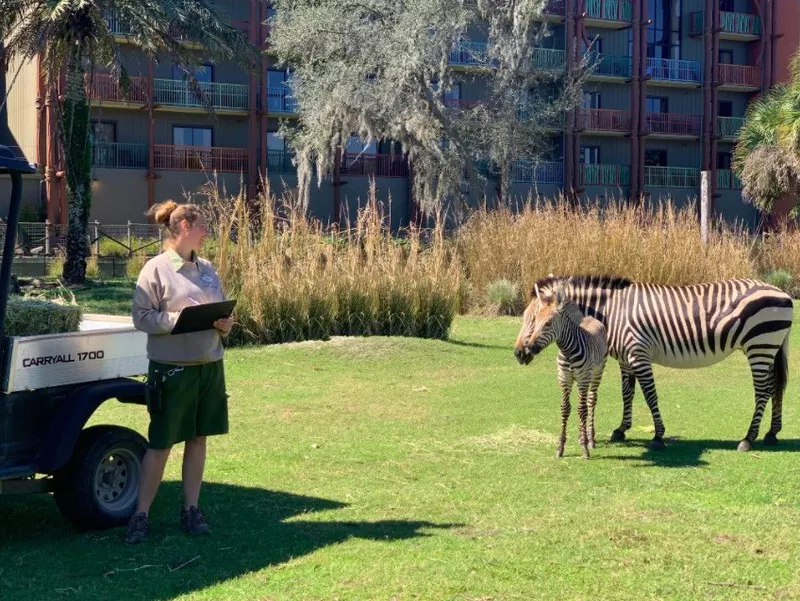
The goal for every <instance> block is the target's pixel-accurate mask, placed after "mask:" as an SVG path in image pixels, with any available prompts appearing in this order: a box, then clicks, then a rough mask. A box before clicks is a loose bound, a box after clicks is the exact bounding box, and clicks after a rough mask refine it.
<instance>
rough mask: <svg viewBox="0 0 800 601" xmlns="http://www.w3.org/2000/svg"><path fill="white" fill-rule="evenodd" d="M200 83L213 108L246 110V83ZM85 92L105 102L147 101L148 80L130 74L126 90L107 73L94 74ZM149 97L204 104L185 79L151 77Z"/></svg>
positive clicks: (170, 103) (171, 102)
mask: <svg viewBox="0 0 800 601" xmlns="http://www.w3.org/2000/svg"><path fill="white" fill-rule="evenodd" d="M199 85H200V89H201V91H202V93H203V95H204V96H205V97H206V99H207V100H209V101H210V102H211V104H212V105H213V106H214V108H217V109H237V110H246V109H247V108H248V106H249V98H250V90H249V88H248V87H247V86H243V85H239V84H233V83H217V82H201V83H200V84H199ZM87 93H88V95H89V97H90V98H93V99H95V100H105V101H108V102H134V103H141V104H146V103H147V102H149V100H150V92H149V88H148V85H147V80H146V79H144V78H141V77H132V78H131V85H130V90H129V91H128V93H127V94H126V93H125V92H124V91H123V89H122V86H121V85H120V84H119V83H117V82H116V81H114V79H113V78H112V77H111V76H110V75H106V74H95V75H94V76H92V77H91V78H90V79H89V86H88V91H87ZM152 97H153V101H154V102H155V103H156V104H163V105H168V106H183V107H187V108H191V107H202V106H203V104H202V103H201V102H200V100H199V98H198V97H197V96H196V95H195V94H194V92H192V90H191V89H190V88H189V84H188V82H186V81H183V80H177V79H154V80H153V94H152Z"/></svg>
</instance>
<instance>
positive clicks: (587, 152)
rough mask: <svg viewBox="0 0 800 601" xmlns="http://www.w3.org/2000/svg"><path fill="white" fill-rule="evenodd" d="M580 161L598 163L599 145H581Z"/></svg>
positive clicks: (589, 163) (588, 163) (587, 163)
mask: <svg viewBox="0 0 800 601" xmlns="http://www.w3.org/2000/svg"><path fill="white" fill-rule="evenodd" d="M581 163H584V164H586V165H599V164H600V147H599V146H581Z"/></svg>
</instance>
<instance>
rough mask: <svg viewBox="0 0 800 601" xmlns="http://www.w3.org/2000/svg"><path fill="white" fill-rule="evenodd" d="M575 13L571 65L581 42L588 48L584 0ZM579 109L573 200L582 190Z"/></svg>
mask: <svg viewBox="0 0 800 601" xmlns="http://www.w3.org/2000/svg"><path fill="white" fill-rule="evenodd" d="M577 8H578V10H577V14H576V15H575V33H574V35H575V38H574V40H573V44H572V65H573V67H574V66H575V65H577V64H579V63H580V62H581V56H582V54H583V52H581V49H582V47H583V46H582V44H586V47H587V48H586V49H587V50H588V46H589V44H588V40H587V37H586V24H585V22H584V18H585V17H586V0H577ZM579 110H580V109H575V110H574V111H573V112H574V113H575V116H574V117H573V130H572V190H573V192H572V194H573V197H574V198H573V201H574V202H576V203H577V202H578V197H579V195H580V194H581V193H582V192H583V173H582V171H581V131H582V127H581V125H582V124H581V119H580V115H579V113H578V111H579Z"/></svg>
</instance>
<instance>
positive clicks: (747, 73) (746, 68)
mask: <svg viewBox="0 0 800 601" xmlns="http://www.w3.org/2000/svg"><path fill="white" fill-rule="evenodd" d="M719 81H720V83H721V84H723V85H729V86H742V87H747V88H760V87H761V68H760V67H751V66H750V65H727V64H721V65H720V66H719Z"/></svg>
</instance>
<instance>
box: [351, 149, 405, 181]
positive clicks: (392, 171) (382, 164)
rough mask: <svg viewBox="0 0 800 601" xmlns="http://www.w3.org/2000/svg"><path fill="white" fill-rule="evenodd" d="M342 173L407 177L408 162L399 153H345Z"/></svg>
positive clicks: (362, 175)
mask: <svg viewBox="0 0 800 601" xmlns="http://www.w3.org/2000/svg"><path fill="white" fill-rule="evenodd" d="M341 174H342V175H349V176H351V177H369V176H374V177H408V163H407V162H406V159H405V157H404V156H403V155H400V154H395V155H391V154H370V153H349V152H348V153H345V154H344V155H343V156H342V167H341Z"/></svg>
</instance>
